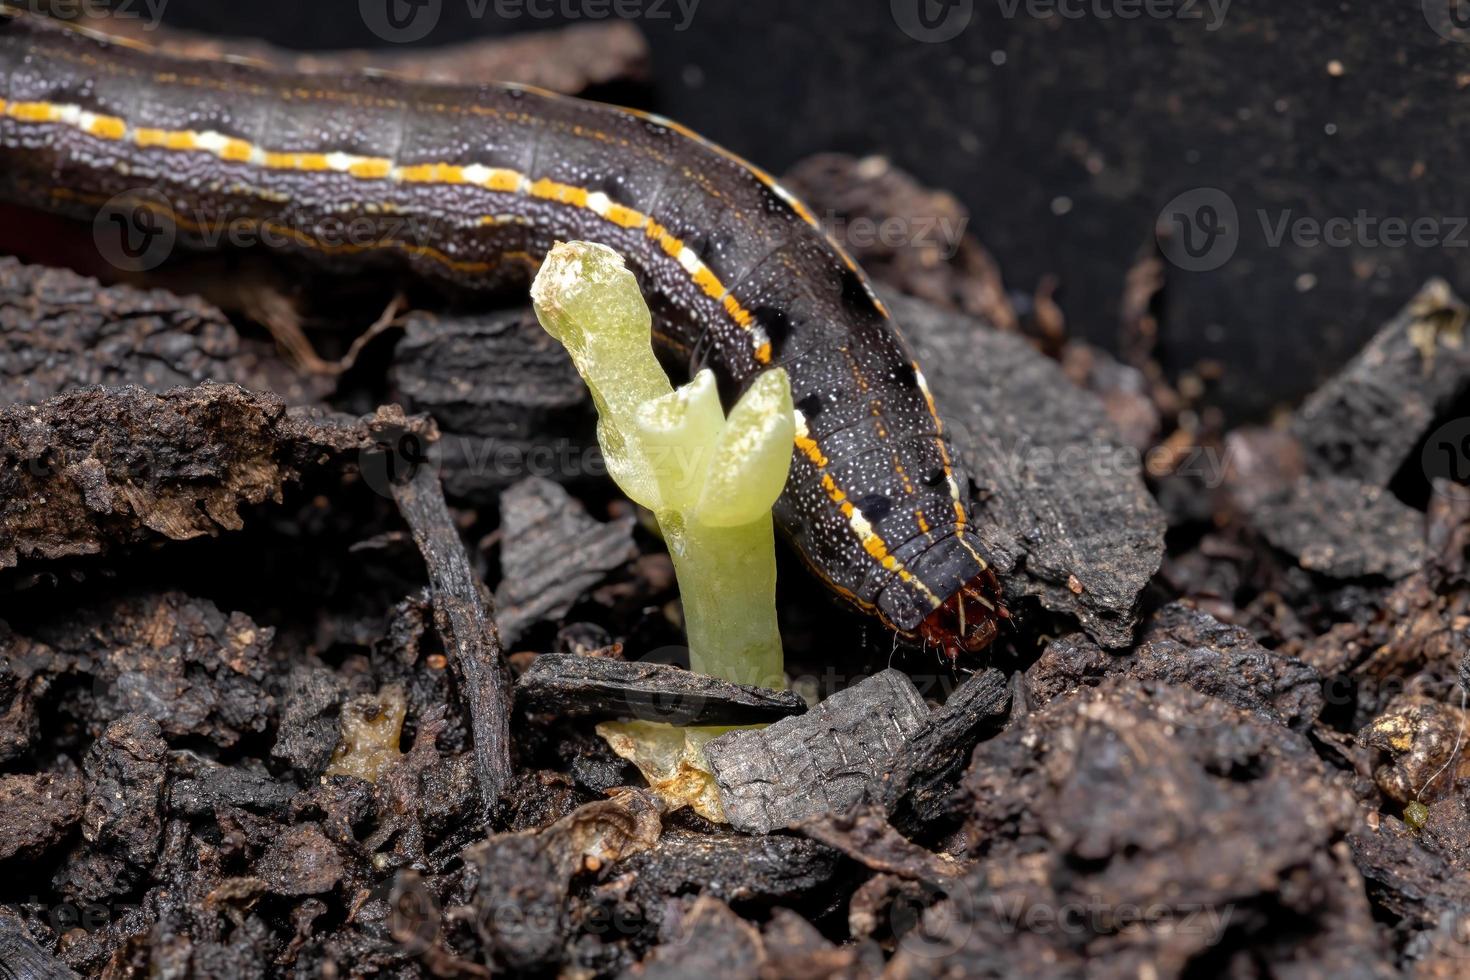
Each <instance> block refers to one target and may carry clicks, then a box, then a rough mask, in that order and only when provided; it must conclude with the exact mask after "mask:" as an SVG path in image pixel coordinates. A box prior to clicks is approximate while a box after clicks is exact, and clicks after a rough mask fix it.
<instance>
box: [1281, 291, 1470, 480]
mask: <svg viewBox="0 0 1470 980" xmlns="http://www.w3.org/2000/svg"><path fill="white" fill-rule="evenodd" d="M1467 316H1470V308H1467V307H1466V306H1465V304H1464V302H1462V301H1461V300H1460V298H1459V297H1458V296H1456V295H1455V293H1454V291H1453V290H1451V289H1450V287H1449V284H1448V283H1446V282H1445V281H1444V280H1443V279H1430V280H1429V281H1428V282H1426V283H1425V284H1424V286H1423V287H1422V288H1421V289H1420V290H1419V292H1418V293H1417V294H1415V296H1414V298H1413V299H1411V300H1409V302H1408V303H1407V304H1406V305H1405V306H1404V308H1403V309H1402V310H1401V311H1399V313H1398V315H1397V316H1395V317H1394V318H1393V319H1392V320H1390V321H1389V322H1388V323H1387V324H1385V325H1384V327H1383V328H1382V329H1381V330H1379V332H1378V333H1377V334H1376V335H1375V336H1374V337H1373V339H1372V340H1371V341H1369V342H1368V345H1367V346H1366V347H1364V348H1363V350H1362V351H1360V352H1359V353H1358V355H1357V356H1356V357H1354V358H1353V360H1352V361H1350V362H1349V363H1348V365H1347V366H1346V367H1344V368H1343V369H1342V370H1341V371H1339V372H1338V374H1337V375H1336V376H1335V377H1334V378H1333V379H1332V380H1330V381H1328V382H1327V384H1325V385H1323V386H1322V387H1321V388H1319V389H1318V390H1317V391H1316V393H1314V394H1313V395H1312V396H1311V397H1310V398H1308V399H1307V400H1306V402H1305V403H1303V404H1302V406H1301V407H1300V408H1299V409H1297V412H1296V415H1295V417H1294V418H1293V419H1292V424H1291V431H1292V433H1293V434H1294V435H1295V436H1296V437H1297V438H1298V439H1300V440H1301V443H1302V447H1303V449H1304V450H1305V454H1306V460H1307V466H1308V469H1309V471H1310V472H1311V473H1313V474H1316V475H1319V476H1333V477H1340V478H1353V479H1357V480H1360V481H1362V482H1364V483H1367V484H1369V485H1371V486H1376V487H1386V486H1388V482H1389V480H1391V479H1392V478H1393V475H1394V474H1395V473H1396V472H1397V471H1398V469H1399V467H1400V466H1401V465H1403V463H1404V461H1405V460H1406V459H1407V458H1408V457H1409V455H1410V454H1411V453H1412V452H1413V451H1414V448H1415V446H1416V445H1417V444H1418V442H1419V440H1420V439H1421V438H1422V437H1423V436H1424V435H1425V434H1426V433H1427V432H1428V431H1429V426H1430V424H1431V423H1432V422H1433V421H1434V419H1435V417H1436V416H1438V415H1439V414H1440V413H1441V412H1444V411H1445V410H1446V409H1448V408H1449V407H1450V406H1451V405H1452V404H1453V403H1454V401H1455V399H1456V397H1458V396H1459V395H1460V394H1461V393H1462V392H1464V391H1465V390H1466V379H1467V378H1470V341H1467V338H1466V336H1465V323H1466V318H1467Z"/></svg>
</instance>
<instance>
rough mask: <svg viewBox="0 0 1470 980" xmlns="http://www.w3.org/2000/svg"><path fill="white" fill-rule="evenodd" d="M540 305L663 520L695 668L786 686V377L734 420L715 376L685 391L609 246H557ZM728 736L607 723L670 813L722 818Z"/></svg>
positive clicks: (543, 275)
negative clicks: (777, 527) (781, 610)
mask: <svg viewBox="0 0 1470 980" xmlns="http://www.w3.org/2000/svg"><path fill="white" fill-rule="evenodd" d="M531 298H532V300H534V302H535V304H536V316H537V318H538V319H540V321H541V325H542V326H543V327H545V328H546V331H547V332H548V333H550V334H551V335H552V336H553V337H555V338H556V339H557V340H559V341H561V343H562V344H563V345H564V346H565V347H566V349H567V351H568V352H569V353H570V354H571V355H572V361H573V363H574V364H576V367H577V371H578V372H579V373H580V374H581V375H582V380H583V381H585V382H586V383H587V387H588V388H589V389H590V390H591V392H592V399H593V402H594V403H595V404H596V405H597V414H598V422H597V441H598V443H599V444H600V445H601V446H602V453H603V457H604V458H605V459H606V461H607V468H608V472H609V473H610V474H611V475H612V477H613V479H614V480H615V481H617V484H618V486H620V487H621V488H622V489H623V492H624V493H626V494H627V495H628V496H629V497H631V498H632V499H633V500H634V501H635V502H636V503H638V504H641V505H642V506H644V507H646V508H648V510H650V511H651V512H652V513H653V515H654V518H655V519H656V520H657V522H658V527H659V531H660V532H661V533H662V535H663V538H664V542H665V543H666V544H667V545H668V549H669V554H670V555H671V556H672V557H673V560H674V572H675V574H676V575H677V577H678V580H679V595H680V597H681V599H682V600H683V604H684V629H685V632H686V634H687V635H688V639H689V666H690V669H692V670H694V671H697V672H699V673H703V674H709V675H711V676H714V677H720V678H723V679H725V680H729V681H734V682H736V683H739V684H754V685H759V686H762V687H774V688H784V687H785V686H786V679H785V673H784V669H783V666H784V665H783V657H782V651H781V636H780V633H779V631H778V629H777V625H776V550H775V534H774V531H773V529H772V524H771V506H772V505H773V504H774V503H775V502H776V498H777V497H778V496H780V494H781V488H782V487H783V486H785V484H786V476H787V472H788V471H789V470H790V467H791V445H792V442H793V440H794V438H795V435H796V430H795V416H794V413H793V409H792V404H791V384H790V381H789V380H788V379H787V377H786V372H785V371H783V370H780V369H777V370H772V371H767V372H766V373H765V374H762V375H761V376H760V377H759V378H757V379H756V380H755V382H754V383H753V384H752V385H751V386H750V388H749V389H748V390H747V391H746V392H745V394H744V395H743V396H742V397H741V398H740V400H739V401H738V402H737V403H736V404H735V407H734V408H733V409H732V410H731V411H730V414H729V416H728V417H727V416H726V415H725V412H724V409H723V408H722V407H721V405H720V398H719V392H718V391H717V390H716V386H715V379H714V375H713V374H712V373H711V372H709V371H701V372H699V373H698V374H697V375H695V377H694V379H693V380H692V381H690V382H689V383H688V384H686V385H684V386H683V387H681V388H678V389H677V390H676V389H675V388H674V386H673V385H672V384H671V383H670V382H669V378H668V375H666V374H665V373H664V370H663V368H662V367H660V366H659V363H658V360H657V358H656V357H655V356H654V353H653V343H652V338H653V319H652V316H651V315H650V314H649V311H648V306H647V304H646V303H644V301H643V294H642V292H640V291H639V289H638V282H637V280H636V279H635V278H634V277H633V274H632V273H631V272H630V271H628V269H627V267H626V266H625V265H624V264H623V260H622V257H621V256H619V255H618V253H616V252H614V251H613V250H612V249H610V248H607V247H605V246H602V245H595V244H589V243H587V242H571V243H569V244H558V245H557V246H556V247H555V248H554V249H552V250H551V254H550V255H549V256H547V259H546V262H545V263H544V264H543V265H542V267H541V271H540V273H539V274H538V275H537V276H536V282H535V284H534V285H533V286H532V287H531ZM727 730H728V729H725V728H683V729H681V728H675V727H673V726H670V725H665V724H661V723H657V722H644V721H637V722H607V723H603V724H601V725H598V726H597V731H598V734H600V735H601V736H602V737H603V738H605V739H606V740H607V741H608V744H610V745H611V746H612V747H613V749H614V751H616V752H617V753H618V754H619V755H621V756H623V757H624V758H626V759H630V760H631V761H632V762H633V763H634V764H636V765H637V766H638V768H639V769H640V770H641V771H642V772H643V775H644V776H645V778H647V779H648V782H649V785H650V786H651V787H652V788H653V790H654V791H655V792H656V793H658V794H659V795H660V796H661V797H663V798H664V799H665V800H666V801H667V802H668V804H669V805H670V807H671V808H677V807H679V806H690V807H693V808H694V810H695V811H696V812H698V813H700V814H701V815H703V816H705V817H708V818H710V819H712V820H721V821H723V820H724V813H723V811H722V809H721V807H720V800H719V792H718V789H717V788H716V786H715V783H714V777H713V775H712V774H711V773H710V771H709V767H708V765H707V763H706V762H705V758H704V744H705V743H706V742H708V741H709V740H710V739H711V738H713V737H715V736H716V735H719V734H721V733H723V732H725V731H727Z"/></svg>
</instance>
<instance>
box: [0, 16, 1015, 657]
mask: <svg viewBox="0 0 1470 980" xmlns="http://www.w3.org/2000/svg"><path fill="white" fill-rule="evenodd" d="M117 195H127V196H128V199H129V200H133V201H135V202H136V205H137V206H138V207H144V208H147V209H148V210H149V213H151V214H155V215H157V216H159V217H161V218H164V219H166V220H167V221H169V222H171V223H172V226H173V227H174V228H176V229H177V230H178V233H179V234H181V235H183V236H185V237H186V238H188V237H193V238H195V239H196V240H200V241H204V240H208V238H209V235H208V232H209V230H210V229H217V228H219V227H223V226H225V225H228V224H230V223H232V222H237V223H244V224H245V225H247V226H249V227H252V228H254V229H256V230H258V231H260V232H262V233H266V232H269V233H270V235H269V236H267V235H265V234H262V237H270V238H273V239H274V240H277V241H279V242H280V243H281V244H282V245H283V246H284V247H287V248H291V249H296V250H300V251H303V252H306V253H312V254H316V255H323V256H327V255H330V256H348V257H352V258H354V259H357V258H360V257H362V256H364V255H367V254H384V255H391V256H393V257H395V258H399V259H401V260H403V261H406V262H407V263H409V264H410V265H411V266H412V267H413V268H414V269H415V270H417V271H419V272H422V273H424V274H426V275H431V276H436V277H445V278H448V279H450V280H452V281H454V282H456V283H459V284H468V285H476V286H496V285H505V284H507V283H515V282H521V283H524V282H525V281H526V280H527V275H528V271H529V270H533V269H534V268H535V267H536V265H537V263H538V261H539V259H540V257H542V256H544V255H545V254H546V252H547V251H548V250H549V249H550V247H551V245H552V244H553V243H554V242H556V241H558V240H568V239H589V240H593V241H599V242H603V243H605V244H607V245H609V246H611V247H612V248H615V249H617V250H618V251H619V252H621V253H622V254H623V255H624V256H626V257H627V259H628V261H629V264H630V265H631V266H632V267H633V268H634V269H635V270H636V271H637V272H638V274H639V277H640V280H641V281H642V283H643V285H644V288H645V291H646V293H647V295H648V296H649V301H650V304H651V305H652V306H653V309H654V313H655V316H656V318H657V321H658V322H659V324H660V326H659V330H660V336H661V339H662V340H663V341H664V342H665V343H667V344H670V345H672V346H673V347H674V348H675V349H676V350H678V351H680V352H682V353H683V354H685V355H686V356H687V357H688V358H689V360H690V362H691V364H692V365H696V366H708V367H711V368H712V369H713V370H714V371H715V373H716V376H717V377H719V378H720V379H721V381H722V384H723V385H724V386H725V387H726V388H727V389H728V390H730V391H739V390H742V389H743V388H744V387H745V386H746V385H747V384H748V383H749V382H750V381H751V379H753V378H754V377H755V376H756V375H757V374H758V373H759V372H761V371H762V370H764V369H765V368H767V367H769V366H772V365H780V366H783V367H785V368H786V370H787V371H788V372H789V374H790V377H791V387H792V393H793V396H794V398H795V400H796V405H797V437H796V447H795V454H794V459H793V464H792V472H791V477H790V480H789V481H788V483H787V485H786V489H785V491H784V492H783V494H782V495H781V499H780V501H779V502H778V504H777V507H776V519H777V522H778V524H779V525H780V526H781V527H782V528H783V529H784V531H785V532H786V534H787V535H788V536H789V537H790V539H791V541H792V542H793V544H794V545H795V546H796V549H797V550H798V552H799V553H800V554H801V555H802V556H803V558H804V559H805V560H806V562H807V564H808V565H810V566H811V568H812V569H813V570H814V571H815V572H816V573H817V574H818V575H820V576H821V577H822V578H823V579H824V580H825V581H826V582H827V583H828V584H829V585H830V586H831V587H832V588H833V589H834V590H835V591H836V592H837V593H839V594H840V595H842V596H844V597H845V598H847V599H849V600H850V601H852V602H854V603H856V604H857V605H858V606H860V607H862V608H863V609H865V610H868V611H870V612H873V613H876V614H877V615H879V616H880V617H881V618H882V619H883V621H884V622H885V623H887V624H888V625H890V626H891V627H893V628H894V629H896V630H898V631H900V632H902V633H905V634H909V635H915V634H917V635H921V636H923V637H924V638H925V639H930V640H935V641H937V642H939V643H940V644H941V645H942V647H943V648H944V649H945V650H946V651H947V652H948V653H950V654H951V655H955V654H957V653H958V651H960V650H962V649H965V650H976V649H979V648H981V647H983V646H984V645H985V644H986V643H988V642H989V641H990V639H991V638H992V637H993V636H994V633H995V630H996V623H997V619H998V617H1002V616H1004V615H1005V613H1004V610H1003V608H1002V607H1001V606H1000V602H999V586H998V584H997V582H996V579H995V576H994V574H993V573H992V572H991V570H990V569H989V568H988V567H987V565H986V563H985V561H984V559H983V558H982V557H981V555H980V553H979V542H978V539H977V538H976V536H975V534H974V532H973V530H972V529H971V527H970V524H969V520H968V517H967V513H966V502H967V497H966V494H967V492H968V483H967V478H966V475H965V474H964V473H963V472H961V470H960V469H959V468H958V466H957V464H956V463H955V462H954V460H953V458H952V454H951V451H950V447H949V442H948V439H947V438H946V436H945V434H944V430H943V426H942V424H941V422H940V418H939V414H938V412H937V411H936V409H935V406H934V400H933V396H932V395H931V394H930V392H929V389H928V387H927V385H926V384H925V382H924V375H923V372H922V371H921V370H920V368H919V365H918V364H916V363H915V362H914V360H913V357H912V356H911V355H910V353H909V352H908V349H907V347H906V345H905V344H904V342H903V339H902V338H901V337H900V335H899V333H898V330H897V329H896V328H895V326H894V324H893V323H892V321H891V320H890V318H889V315H888V311H887V310H886V309H885V308H884V306H883V304H882V303H881V302H880V301H879V300H878V299H877V297H876V296H875V295H874V294H873V291H872V289H871V288H870V286H869V285H868V282H867V280H866V279H865V277H864V276H863V273H862V272H861V270H859V269H858V268H857V266H856V265H854V263H853V262H852V260H851V259H850V258H848V257H847V255H846V254H845V253H844V252H843V251H842V250H841V249H840V248H839V247H837V246H836V245H835V244H833V243H832V242H831V241H829V240H828V239H827V238H826V236H825V235H824V234H823V233H822V231H821V228H820V227H819V225H818V223H817V221H816V219H815V218H814V217H813V215H812V214H811V213H810V212H809V211H808V210H807V209H806V208H805V207H804V206H803V205H802V204H801V203H800V202H799V201H797V200H795V199H794V198H792V197H791V196H790V195H789V194H788V193H786V192H785V191H784V190H782V188H781V187H780V186H779V185H778V184H776V183H775V181H773V180H772V179H771V178H770V177H769V176H768V175H766V174H765V173H763V172H762V171H760V170H759V169H757V168H755V167H753V166H751V165H749V164H747V163H745V162H744V161H742V160H740V159H738V158H736V157H735V156H733V155H731V154H730V153H728V152H726V151H724V150H722V149H720V148H719V147H716V146H714V145H712V144H710V143H709V142H707V141H705V140H704V139H702V138H700V137H699V136H697V135H695V134H694V133H692V132H690V131H688V130H686V129H684V128H683V127H681V126H679V125H677V124H675V123H672V122H670V121H668V120H665V119H661V118H658V117H655V116H650V115H647V114H644V113H638V112H632V111H628V110H623V109H616V108H612V107H610V106H604V105H599V104H595V103H590V102H584V101H580V100H576V99H569V98H562V97H558V96H554V95H551V94H549V93H546V92H541V91H536V90H529V89H525V88H519V87H514V86H507V85H494V86H478V87H472V88H464V87H450V86H442V85H427V84H418V83H412V84H411V83H408V82H404V81H402V80H398V79H394V78H391V77H385V76H381V75H371V74H363V75H356V76H349V77H340V78H325V77H319V76H293V75H283V74H276V73H272V72H270V71H267V70H264V69H262V68H260V67H257V66H252V65H246V64H237V63H233V62H223V63H201V62H193V61H185V60H179V59H176V58H170V57H165V56H162V55H159V54H154V53H151V52H148V51H145V50H141V49H138V48H136V47H135V46H133V45H130V44H129V45H123V44H118V43H114V42H109V41H107V40H104V39H102V38H100V37H97V36H94V35H91V34H87V33H83V32H80V31H76V30H71V29H66V28H62V27H58V26H54V25H52V24H51V23H49V22H47V21H44V20H42V19H39V18H36V17H33V16H29V15H25V14H18V13H14V12H6V11H5V9H4V8H3V7H0V196H3V197H5V198H7V199H9V200H11V201H14V202H16V203H19V204H24V205H28V206H32V207H42V208H46V209H49V210H55V211H62V212H66V213H71V214H75V215H77V216H79V217H87V218H91V217H93V216H94V215H96V214H97V209H98V207H99V205H102V204H104V203H105V202H108V201H110V200H111V199H113V198H114V197H115V196H117ZM344 222H350V223H351V226H352V227H354V228H356V229H357V232H356V233H355V234H354V235H351V236H347V237H344V235H343V234H342V229H343V227H344ZM364 223H366V225H367V228H368V231H369V233H367V234H364V233H363V229H364Z"/></svg>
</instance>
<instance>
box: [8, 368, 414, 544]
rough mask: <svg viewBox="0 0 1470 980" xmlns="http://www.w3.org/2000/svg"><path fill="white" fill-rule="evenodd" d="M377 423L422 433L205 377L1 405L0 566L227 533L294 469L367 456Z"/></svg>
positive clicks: (276, 494) (382, 418) (383, 414)
mask: <svg viewBox="0 0 1470 980" xmlns="http://www.w3.org/2000/svg"><path fill="white" fill-rule="evenodd" d="M384 430H393V431H410V432H414V433H416V434H418V435H419V436H420V437H422V438H423V439H424V440H426V441H428V440H431V439H432V436H433V427H432V423H428V422H425V421H422V420H410V419H406V418H405V417H404V416H403V413H402V411H401V410H399V409H396V408H391V409H381V410H379V412H378V414H377V415H376V416H374V417H371V418H366V419H362V420H354V419H349V418H347V417H344V416H338V415H331V414H328V413H324V412H319V411H310V410H306V409H291V410H287V408H286V406H285V405H284V404H283V403H282V401H281V400H280V399H279V398H277V397H275V396H274V395H266V394H257V393H252V392H248V391H246V390H244V389H243V388H239V387H236V386H234V385H221V384H214V383H206V384H202V385H199V386H198V387H195V388H177V389H174V390H172V391H169V392H166V393H164V394H161V395H157V394H153V393H151V392H148V391H145V390H143V389H142V388H137V387H131V386H129V387H122V388H86V389H82V390H79V391H73V392H68V393H65V394H61V395H58V396H56V397H54V398H51V399H48V400H47V401H45V402H43V403H41V404H40V405H34V406H10V407H7V408H3V409H0V459H4V460H5V461H6V465H5V466H4V467H3V468H0V568H8V567H11V566H14V565H16V564H17V563H18V562H20V561H24V560H34V559H49V558H61V557H65V556H68V555H84V554H96V553H99V552H102V551H106V550H108V549H110V548H113V547H116V546H118V545H124V544H134V543H138V542H144V541H157V540H159V539H171V540H176V541H182V540H187V539H189V538H195V537H199V536H200V535H213V534H218V533H219V532H220V531H221V530H230V531H237V530H239V529H240V528H241V527H243V526H244V525H243V521H242V520H241V518H240V515H239V508H240V507H241V506H242V505H246V504H259V503H263V502H265V501H267V500H270V501H276V502H279V501H280V499H281V492H282V489H283V488H284V486H285V485H286V484H287V483H289V482H293V481H295V480H296V479H298V478H299V476H300V475H301V473H302V472H303V471H304V470H306V469H308V468H312V467H318V466H322V465H326V464H329V463H335V464H338V465H340V464H341V463H342V462H344V461H346V460H348V459H355V457H356V456H359V455H361V454H363V453H370V452H376V451H377V450H378V448H379V439H378V436H377V435H376V434H375V433H377V432H379V431H384Z"/></svg>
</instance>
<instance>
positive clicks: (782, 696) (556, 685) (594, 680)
mask: <svg viewBox="0 0 1470 980" xmlns="http://www.w3.org/2000/svg"><path fill="white" fill-rule="evenodd" d="M516 702H517V704H518V705H519V706H520V707H521V708H522V710H525V711H530V712H534V713H545V714H556V715H563V716H567V717H577V718H599V719H601V718H636V719H639V720H641V721H661V722H665V723H667V724H670V725H753V724H758V723H761V722H769V721H775V720H777V719H780V718H785V717H787V716H789V715H798V714H801V713H802V712H803V711H805V710H806V702H804V701H802V699H801V698H800V697H799V696H798V695H796V694H795V693H793V692H791V691H772V690H767V689H766V688H760V687H748V686H745V685H742V684H731V683H730V682H729V681H722V680H720V679H719V678H716V677H707V676H705V675H703V674H695V673H692V672H690V671H687V670H683V669H681V668H678V667H673V666H670V665H668V664H658V663H628V662H625V661H621V660H610V659H608V658H606V657H585V656H579V655H577V654H564V653H543V654H541V655H540V656H539V657H537V658H536V659H535V660H534V661H533V662H532V664H531V667H530V669H529V670H527V671H526V672H525V673H524V674H522V675H521V677H520V680H518V681H517V682H516Z"/></svg>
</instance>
